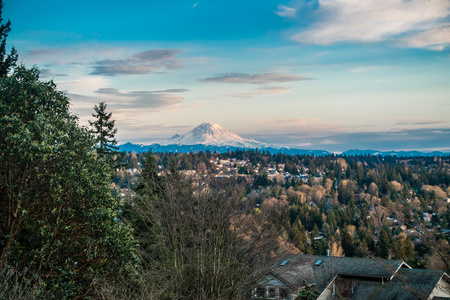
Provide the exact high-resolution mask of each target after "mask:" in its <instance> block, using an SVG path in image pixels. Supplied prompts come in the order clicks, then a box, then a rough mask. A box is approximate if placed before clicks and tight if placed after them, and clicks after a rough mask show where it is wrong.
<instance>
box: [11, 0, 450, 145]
mask: <svg viewBox="0 0 450 300" xmlns="http://www.w3.org/2000/svg"><path fill="white" fill-rule="evenodd" d="M4 5H5V6H4V11H3V17H4V19H10V20H11V22H12V31H11V33H10V36H9V39H8V42H9V44H10V45H14V46H15V47H16V49H17V50H18V52H19V59H20V60H21V61H22V62H23V63H24V64H26V65H28V66H33V65H36V66H38V67H39V68H40V69H41V71H42V78H43V79H46V80H50V79H52V80H54V81H55V82H56V83H57V85H58V88H59V89H60V90H63V91H65V92H66V93H67V95H68V96H69V97H70V98H71V100H72V110H73V112H74V113H76V114H77V115H78V116H79V117H80V122H81V123H82V124H87V120H88V119H90V118H91V117H90V115H91V113H92V112H93V106H94V105H95V104H96V103H98V102H100V101H106V102H107V103H108V108H109V110H110V111H112V112H113V116H114V118H115V119H116V124H117V127H118V130H119V131H118V134H117V138H118V140H119V142H121V143H125V142H128V141H129V142H141V143H150V142H157V141H161V140H164V139H166V138H168V137H171V136H172V135H174V134H175V133H185V132H187V131H189V130H190V129H192V128H193V127H195V126H196V125H198V124H200V123H202V122H214V123H219V124H221V125H222V126H223V127H225V128H226V129H228V130H230V131H234V132H236V133H237V134H239V135H241V136H243V137H246V138H254V139H256V140H259V141H262V142H269V143H276V144H281V145H289V146H295V147H302V148H306V149H324V150H329V151H344V150H347V149H350V148H359V149H377V150H393V149H395V150H400V149H419V150H434V149H438V150H444V151H449V152H450V117H449V116H450V1H448V0H429V1H423V0H376V1H375V0H374V1H362V0H359V1H358V0H315V1H314V0H312V1H306V0H292V1H273V0H271V1H264V0H258V1H256V0H255V1H254V0H240V1H215V0H208V1H201V0H199V1H181V0H179V1H156V0H154V1H142V0H134V1H128V2H126V1H115V0H110V1H101V0H95V1H84V0H80V1H75V2H73V1H71V2H67V1H53V0H46V1H31V0H5V1H4Z"/></svg>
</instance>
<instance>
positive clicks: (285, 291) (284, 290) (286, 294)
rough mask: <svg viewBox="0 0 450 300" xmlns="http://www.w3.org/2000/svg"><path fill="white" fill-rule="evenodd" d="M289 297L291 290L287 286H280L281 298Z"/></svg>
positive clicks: (285, 299)
mask: <svg viewBox="0 0 450 300" xmlns="http://www.w3.org/2000/svg"><path fill="white" fill-rule="evenodd" d="M288 299H289V290H288V289H287V288H280V300H288Z"/></svg>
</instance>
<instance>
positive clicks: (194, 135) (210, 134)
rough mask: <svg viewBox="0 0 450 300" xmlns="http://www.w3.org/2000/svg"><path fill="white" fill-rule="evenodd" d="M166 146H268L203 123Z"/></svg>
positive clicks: (217, 126)
mask: <svg viewBox="0 0 450 300" xmlns="http://www.w3.org/2000/svg"><path fill="white" fill-rule="evenodd" d="M166 144H178V145H198V144H201V145H209V146H219V147H223V146H230V147H238V148H264V147H267V146H268V145H267V144H264V143H260V142H258V141H255V140H252V139H244V138H242V137H240V136H239V135H237V134H236V133H233V132H231V131H228V130H226V129H225V128H223V127H222V126H220V125H219V124H214V123H202V124H200V125H199V126H197V127H195V128H194V129H192V130H191V131H189V132H188V133H186V134H183V135H178V134H175V135H174V136H173V137H172V138H171V139H170V140H169V141H168V142H166Z"/></svg>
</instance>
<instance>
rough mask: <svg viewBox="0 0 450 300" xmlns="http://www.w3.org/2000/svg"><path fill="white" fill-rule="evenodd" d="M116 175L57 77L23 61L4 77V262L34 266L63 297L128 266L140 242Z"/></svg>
mask: <svg viewBox="0 0 450 300" xmlns="http://www.w3.org/2000/svg"><path fill="white" fill-rule="evenodd" d="M110 180H111V176H110V172H109V169H108V166H107V165H106V164H105V161H104V160H102V159H98V154H97V153H96V151H95V140H94V139H93V138H92V136H91V134H90V132H89V131H88V130H87V129H85V128H82V127H80V126H79V125H78V121H77V118H76V117H75V116H73V115H71V114H70V112H69V99H68V98H67V97H66V96H64V94H63V93H61V92H59V91H57V89H56V86H55V84H54V83H53V82H51V81H50V82H41V81H39V71H38V70H37V69H35V68H33V69H26V68H25V67H22V66H20V67H18V68H16V69H15V71H14V73H13V74H12V75H11V76H7V77H3V78H2V79H0V253H1V257H0V268H2V267H5V266H6V265H7V264H10V265H14V266H17V267H18V268H19V269H28V270H29V271H30V273H32V274H34V278H28V279H29V280H31V279H32V282H36V281H41V282H44V283H45V286H46V289H47V290H48V291H50V292H52V293H53V294H54V295H55V297H56V298H59V299H65V298H75V297H86V296H88V295H91V294H93V293H94V289H95V287H96V284H97V283H99V282H101V281H102V280H104V279H106V278H107V274H108V273H110V274H113V273H114V274H115V275H117V274H120V273H121V272H122V271H125V270H126V268H128V267H130V266H131V265H132V263H133V262H134V261H136V260H135V256H134V252H133V249H134V248H135V242H134V239H133V237H132V232H131V230H130V229H129V228H128V227H127V226H125V225H124V224H123V223H122V222H120V221H119V219H118V217H117V212H118V210H119V209H120V208H119V206H118V201H117V199H116V198H114V197H113V196H112V194H111V189H110ZM31 271H32V272H31Z"/></svg>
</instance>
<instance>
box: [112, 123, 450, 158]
mask: <svg viewBox="0 0 450 300" xmlns="http://www.w3.org/2000/svg"><path fill="white" fill-rule="evenodd" d="M119 149H120V150H121V151H125V152H132V151H135V152H136V153H138V152H148V151H150V150H151V151H153V152H182V153H189V152H199V151H211V152H213V151H217V152H219V153H224V152H228V151H235V150H242V149H246V150H249V149H258V150H260V151H267V152H269V153H272V154H275V153H286V154H290V155H296V154H300V155H303V154H308V155H315V156H324V155H332V153H330V152H328V151H325V150H306V149H299V148H291V147H279V146H276V145H273V144H266V143H261V142H258V141H256V140H253V139H245V138H242V137H240V136H239V135H237V134H236V133H233V132H231V131H228V130H226V129H225V128H223V127H222V126H220V125H219V124H215V123H202V124H200V125H199V126H197V127H195V128H194V129H192V130H191V131H189V132H187V133H185V134H183V135H180V134H175V135H174V136H173V137H172V138H171V139H169V140H167V141H165V142H163V143H154V144H151V145H143V144H132V143H125V144H122V145H119ZM339 155H347V156H356V155H381V156H389V155H390V156H404V157H414V156H444V155H449V153H444V152H440V151H434V152H420V151H377V150H358V149H350V150H347V151H345V152H342V153H340V154H339Z"/></svg>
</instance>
